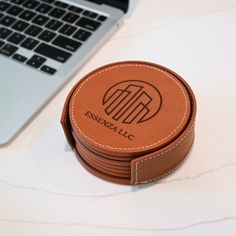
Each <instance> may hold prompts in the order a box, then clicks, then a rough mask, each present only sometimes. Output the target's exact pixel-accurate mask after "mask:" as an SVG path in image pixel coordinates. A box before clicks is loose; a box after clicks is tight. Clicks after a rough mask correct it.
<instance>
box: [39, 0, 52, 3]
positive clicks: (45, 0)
mask: <svg viewBox="0 0 236 236" xmlns="http://www.w3.org/2000/svg"><path fill="white" fill-rule="evenodd" d="M42 1H43V2H46V3H54V1H55V0H42Z"/></svg>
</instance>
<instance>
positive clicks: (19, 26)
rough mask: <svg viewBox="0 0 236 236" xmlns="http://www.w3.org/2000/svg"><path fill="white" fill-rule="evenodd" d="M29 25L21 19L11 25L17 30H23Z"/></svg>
mask: <svg viewBox="0 0 236 236" xmlns="http://www.w3.org/2000/svg"><path fill="white" fill-rule="evenodd" d="M28 26H29V24H28V23H26V22H24V21H22V20H18V21H17V22H16V23H15V24H14V25H13V26H12V29H15V30H17V31H20V32H22V31H24V30H25V29H26V28H27V27H28Z"/></svg>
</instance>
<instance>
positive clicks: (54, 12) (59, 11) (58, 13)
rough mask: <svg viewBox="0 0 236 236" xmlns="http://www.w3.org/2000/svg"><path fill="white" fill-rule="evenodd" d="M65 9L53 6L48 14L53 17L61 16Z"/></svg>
mask: <svg viewBox="0 0 236 236" xmlns="http://www.w3.org/2000/svg"><path fill="white" fill-rule="evenodd" d="M65 13H66V11H64V10H62V9H60V8H54V9H53V10H52V11H51V12H50V13H49V16H52V17H55V18H58V19H59V18H61V17H62V16H63V15H64V14H65Z"/></svg>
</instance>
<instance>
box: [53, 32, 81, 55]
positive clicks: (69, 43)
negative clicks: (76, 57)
mask: <svg viewBox="0 0 236 236" xmlns="http://www.w3.org/2000/svg"><path fill="white" fill-rule="evenodd" d="M52 44H54V45H56V46H58V47H61V48H63V49H66V50H68V51H71V52H75V51H76V50H77V49H78V48H79V47H80V46H81V45H82V44H81V43H80V42H77V41H75V40H72V39H70V38H67V37H64V36H61V35H59V36H58V37H57V38H56V39H55V40H54V41H53V42H52Z"/></svg>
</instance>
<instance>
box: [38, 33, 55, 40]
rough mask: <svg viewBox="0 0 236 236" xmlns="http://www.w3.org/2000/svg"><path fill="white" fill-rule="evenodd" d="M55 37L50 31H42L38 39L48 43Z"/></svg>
mask: <svg viewBox="0 0 236 236" xmlns="http://www.w3.org/2000/svg"><path fill="white" fill-rule="evenodd" d="M55 36H56V34H55V33H53V32H52V31H49V30H44V31H43V33H41V34H40V35H39V37H38V38H39V39H41V40H43V41H45V42H50V41H51V40H52V39H53V38H54V37H55Z"/></svg>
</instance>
